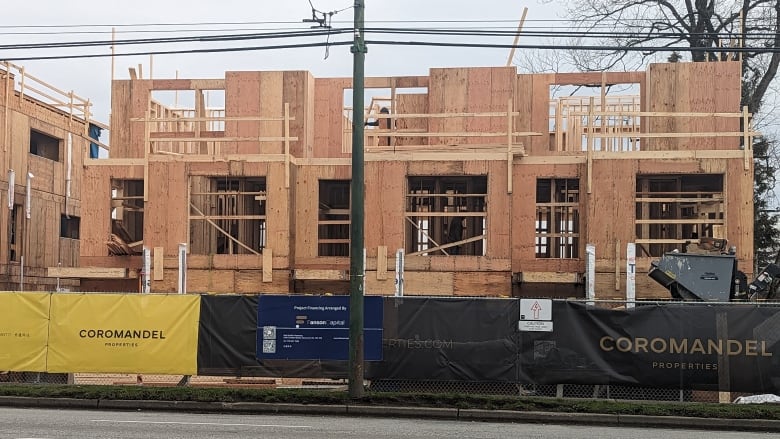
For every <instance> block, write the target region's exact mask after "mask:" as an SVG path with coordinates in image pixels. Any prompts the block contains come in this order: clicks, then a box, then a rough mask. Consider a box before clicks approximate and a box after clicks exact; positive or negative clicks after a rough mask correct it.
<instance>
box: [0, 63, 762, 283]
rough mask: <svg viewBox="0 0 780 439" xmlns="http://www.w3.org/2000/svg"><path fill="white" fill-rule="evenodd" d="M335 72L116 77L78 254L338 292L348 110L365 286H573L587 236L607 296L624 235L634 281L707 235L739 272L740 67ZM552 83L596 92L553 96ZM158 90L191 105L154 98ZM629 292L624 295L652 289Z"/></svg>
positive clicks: (162, 275)
mask: <svg viewBox="0 0 780 439" xmlns="http://www.w3.org/2000/svg"><path fill="white" fill-rule="evenodd" d="M351 84H352V82H351V79H350V78H314V77H313V76H312V75H311V74H310V73H308V72H302V71H288V72H279V71H273V72H271V71H269V72H227V73H226V74H225V76H224V78H219V79H210V80H195V79H155V80H145V79H139V78H133V79H130V80H117V81H114V82H113V85H112V120H111V139H112V145H111V158H110V159H101V160H86V161H85V162H84V167H83V171H79V172H81V174H82V175H83V180H84V190H89V191H90V192H91V194H95V195H94V196H90V197H82V201H81V204H80V207H81V209H83V210H84V211H85V212H89V215H88V217H86V218H82V240H81V247H80V249H79V251H80V255H81V258H82V260H83V261H84V263H88V264H89V265H90V266H105V267H107V268H108V267H112V268H126V269H128V270H129V271H128V272H131V271H134V270H138V269H139V268H140V265H139V264H140V258H139V256H138V252H139V251H140V248H141V247H142V246H145V247H147V248H154V249H155V251H154V253H155V265H154V268H155V269H154V276H153V280H152V290H153V291H155V292H173V291H175V288H176V282H175V281H176V273H175V271H176V270H177V264H176V261H177V259H176V251H177V248H178V245H179V244H180V243H188V244H189V246H188V248H189V251H190V255H189V259H188V269H189V275H188V282H189V285H188V288H187V289H188V291H190V292H230V293H247V294H252V293H311V292H314V293H332V294H340V293H345V292H346V291H347V289H348V280H349V273H348V270H349V254H348V252H349V246H348V244H349V236H348V234H347V233H346V232H347V231H348V229H349V225H350V222H351V218H350V216H349V187H350V183H351V182H350V179H351V170H350V164H351V157H350V154H351V129H352V128H351V125H352V123H353V120H355V121H356V122H355V123H361V124H365V125H366V130H365V131H366V154H365V160H366V162H365V190H366V192H365V208H366V220H365V221H366V223H365V243H366V258H367V271H368V272H367V274H366V277H365V279H366V292H367V294H393V293H394V290H395V288H394V285H395V280H394V278H395V273H394V271H395V263H396V257H395V255H396V251H397V250H398V249H403V250H404V252H405V255H406V257H405V263H404V273H405V274H404V277H405V294H430V295H449V296H510V295H514V296H518V295H519V296H523V295H545V296H552V297H571V296H582V295H583V288H582V279H583V272H584V268H585V267H584V265H585V263H584V255H585V251H584V249H585V245H586V244H593V245H595V246H596V249H597V253H596V255H597V256H596V271H597V275H596V285H597V287H598V291H597V297H602V298H618V297H621V294H622V292H621V288H622V286H623V285H624V282H622V281H621V277H622V276H624V275H625V273H624V267H625V263H624V262H625V261H624V260H623V259H624V258H625V255H624V254H622V253H624V250H623V249H624V247H625V244H626V243H629V242H635V243H637V245H638V246H639V248H640V250H638V252H637V253H638V255H637V256H638V257H637V265H638V270H639V271H640V273H641V270H646V269H647V267H649V263H650V260H651V259H652V258H653V257H657V256H658V255H659V254H660V253H662V252H663V251H668V250H669V249H672V248H677V247H678V246H682V245H685V243H687V242H691V241H695V240H696V239H698V237H705V236H718V237H724V238H727V239H728V240H729V242H730V245H733V246H735V247H736V248H737V255H738V259H739V264H740V269H742V270H743V271H745V272H747V273H752V271H753V254H752V237H753V231H752V217H751V213H752V150H751V149H750V148H749V147H747V148H741V146H740V145H742V144H747V145H750V143H751V142H752V137H753V136H755V135H756V134H757V133H755V132H754V131H753V130H752V128H751V123H750V115H749V114H747V113H746V112H745V110H744V109H742V108H740V107H739V101H740V66H739V63H736V62H717V63H706V64H705V63H700V64H697V63H674V64H654V65H651V66H650V67H649V68H648V69H647V71H644V72H591V73H559V74H518V73H517V71H516V69H515V68H513V67H489V68H484V67H479V68H471V67H465V68H435V69H431V70H430V72H429V75H427V76H408V77H382V78H380V77H373V78H366V87H368V88H369V89H372V93H371V96H373V98H372V99H371V102H370V103H368V104H366V106H365V108H361V107H362V106H357V108H353V105H352V103H351V102H350V96H351V89H350V88H351ZM616 84H622V85H625V87H627V88H628V89H629V92H626V93H624V94H619V93H616V92H613V90H614V89H616V87H612V86H613V85H616ZM568 86H574V87H576V89H577V90H589V91H590V92H589V93H579V94H578V93H575V92H572V93H568V94H566V95H565V96H562V97H558V96H557V95H555V94H554V90H555V89H556V88H557V87H568ZM209 90H211V91H214V90H216V91H218V92H219V93H220V94H222V95H224V102H223V103H220V106H216V107H215V106H214V105H211V104H207V101H208V99H207V91H209ZM174 92H175V93H189V94H190V95H192V96H194V98H193V101H194V102H192V103H190V104H188V105H189V106H185V107H182V106H180V105H178V104H177V103H176V102H173V103H172V102H166V101H164V99H163V98H162V97H161V96H163V95H164V94H165V93H174ZM161 93H162V95H161ZM17 117H19V116H16V115H11V116H10V117H6V119H11V120H12V121H13V120H15V119H14V118H17ZM8 143H9V144H10V143H11V142H10V141H9V142H8ZM30 160H31V161H35V160H38V158H37V157H31V158H30ZM37 166H38V167H37V168H36V171H35V172H40V173H42V174H43V175H47V174H46V173H47V172H49V173H56V171H53V170H47V169H45V168H44V167H43V166H42V165H41V164H38V165H37ZM52 175H55V174H52ZM55 177H57V178H59V174H56V175H55ZM133 182H135V183H133ZM138 182H141V183H142V185H140V186H139V183H138ZM86 188H89V189H86ZM141 213H142V214H143V218H142V220H141V218H140V215H141ZM5 215H6V216H7V214H5ZM0 218H4V217H0ZM118 221H122V224H121V226H122V227H118V225H117V222H118ZM141 224H142V225H141ZM122 228H124V229H125V231H127V232H128V233H127V234H126V235H127V236H124V237H123V236H122V233H118V232H121V231H122ZM130 229H132V230H130ZM112 235H117V236H119V237H120V238H122V241H124V244H122V243H119V242H115V243H109V244H107V242H106V237H107V236H112ZM114 244H115V245H114ZM125 247H127V248H125ZM109 252H112V254H114V255H115V256H110V257H109V256H108V254H109ZM158 253H159V255H158ZM158 257H159V258H160V259H159V262H158ZM120 282H121V281H117V282H116V283H115V284H113V287H112V288H120V287H122V286H123V285H127V284H126V283H125V284H121V283H120ZM637 283H638V288H637V296H638V297H639V298H663V297H668V292H666V291H665V290H663V288H660V287H657V286H654V285H653V282H651V281H647V280H646V279H644V278H643V276H641V275H640V276H637ZM106 285H109V286H111V284H106V283H105V282H103V281H101V283H97V281H94V280H90V279H86V278H82V288H83V289H93V288H98V287H102V288H105V287H106Z"/></svg>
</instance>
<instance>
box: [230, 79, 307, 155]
mask: <svg viewBox="0 0 780 439" xmlns="http://www.w3.org/2000/svg"><path fill="white" fill-rule="evenodd" d="M311 81H313V78H312V77H311V74H310V73H309V72H303V71H291V72H227V73H226V74H225V115H226V117H228V118H230V117H260V118H281V117H283V116H284V104H285V103H288V104H289V105H290V114H291V117H293V118H294V119H295V120H292V121H291V122H290V136H292V137H297V138H298V140H297V141H294V142H292V143H291V147H290V152H291V153H292V154H293V155H294V156H296V157H301V156H304V155H305V154H306V152H307V151H310V150H311V149H312V142H313V140H312V139H313V123H312V122H313V119H314V108H313V106H312V103H313V96H311V95H310V92H311V89H312V87H311V84H310V82H311ZM283 135H284V126H283V124H282V122H281V121H279V120H267V121H266V120H263V121H255V120H245V121H228V122H227V123H226V124H225V137H266V138H267V137H282V136H283ZM225 143H226V144H224V145H222V147H221V148H222V152H223V153H224V154H282V153H284V142H282V141H263V142H252V141H241V142H225Z"/></svg>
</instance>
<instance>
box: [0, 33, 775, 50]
mask: <svg viewBox="0 0 780 439" xmlns="http://www.w3.org/2000/svg"><path fill="white" fill-rule="evenodd" d="M351 32H353V30H352V29H349V28H341V29H332V28H322V29H320V28H316V29H308V30H297V31H285V32H261V33H242V34H212V35H194V36H184V37H166V38H160V37H156V38H136V39H120V40H82V41H66V42H62V41H57V42H43V43H25V44H5V45H0V50H33V49H61V48H75V47H91V46H109V45H111V46H122V45H146V44H171V43H187V42H200V43H213V42H231V41H245V40H261V39H282V38H313V37H318V36H326V37H329V36H330V35H338V34H345V33H351ZM366 34H397V35H415V36H420V35H435V36H449V37H467V36H476V37H509V36H515V35H517V31H516V30H512V31H495V30H491V31H487V30H477V29H474V30H456V29H425V28H368V29H366ZM520 35H521V36H525V37H529V38H539V37H543V38H570V39H571V38H579V39H594V38H609V39H615V38H625V39H644V38H653V39H669V40H673V39H681V38H690V37H702V38H708V39H712V38H717V37H720V38H722V39H724V40H727V39H730V38H736V37H735V36H731V35H723V36H719V35H713V34H710V33H688V34H681V33H673V32H658V33H652V34H646V33H639V32H594V31H588V32H580V31H561V32H549V31H543V32H540V31H522V32H520ZM761 37H766V38H770V37H774V34H769V33H761V34H757V33H752V34H750V35H748V36H746V38H745V39H746V40H747V41H751V40H761ZM464 47H465V46H464ZM755 50H758V49H752V50H750V51H755Z"/></svg>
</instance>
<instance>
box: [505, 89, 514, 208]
mask: <svg viewBox="0 0 780 439" xmlns="http://www.w3.org/2000/svg"><path fill="white" fill-rule="evenodd" d="M513 131H514V127H513V126H512V99H509V100H508V101H507V108H506V186H507V187H506V193H508V194H511V193H512V164H513V162H514V154H513V152H512V132H513Z"/></svg>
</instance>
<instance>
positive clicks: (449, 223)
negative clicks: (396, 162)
mask: <svg viewBox="0 0 780 439" xmlns="http://www.w3.org/2000/svg"><path fill="white" fill-rule="evenodd" d="M408 184H409V187H408V189H409V191H408V193H407V195H406V198H407V203H406V210H407V211H406V220H407V234H406V251H407V253H408V254H409V255H410V256H413V255H425V256H432V255H448V256H454V255H469V256H485V254H486V239H487V214H486V210H485V206H486V200H487V177H486V176H456V177H454V176H453V177H450V176H431V177H409V179H408Z"/></svg>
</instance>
